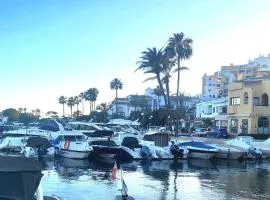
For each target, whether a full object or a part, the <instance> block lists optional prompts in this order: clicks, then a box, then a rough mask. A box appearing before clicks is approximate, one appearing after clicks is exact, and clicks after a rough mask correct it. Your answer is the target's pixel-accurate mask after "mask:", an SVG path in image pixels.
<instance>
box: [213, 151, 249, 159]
mask: <svg viewBox="0 0 270 200" xmlns="http://www.w3.org/2000/svg"><path fill="white" fill-rule="evenodd" d="M243 156H244V153H242V152H230V153H228V152H217V153H216V154H215V155H214V157H215V158H220V159H229V160H238V159H240V158H241V157H243Z"/></svg>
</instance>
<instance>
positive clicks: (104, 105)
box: [96, 102, 111, 123]
mask: <svg viewBox="0 0 270 200" xmlns="http://www.w3.org/2000/svg"><path fill="white" fill-rule="evenodd" d="M110 106H111V105H110V104H107V103H106V102H105V103H101V104H99V105H98V106H97V108H96V109H97V110H98V111H100V112H102V113H103V122H104V123H105V122H106V114H107V111H108V110H109V109H110Z"/></svg>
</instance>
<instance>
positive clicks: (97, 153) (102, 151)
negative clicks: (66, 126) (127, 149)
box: [69, 122, 121, 159]
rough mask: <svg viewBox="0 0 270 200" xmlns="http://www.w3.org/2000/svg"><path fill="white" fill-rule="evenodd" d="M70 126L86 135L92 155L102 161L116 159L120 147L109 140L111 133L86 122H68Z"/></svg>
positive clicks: (112, 133)
mask: <svg viewBox="0 0 270 200" xmlns="http://www.w3.org/2000/svg"><path fill="white" fill-rule="evenodd" d="M69 123H70V124H71V126H72V127H73V128H74V129H75V130H77V131H80V132H81V133H83V134H84V135H86V137H87V138H86V140H87V141H88V142H89V144H90V145H91V146H92V148H93V153H92V155H93V156H94V157H100V158H104V159H116V158H117V156H118V155H119V153H120V150H121V147H120V145H117V144H116V143H115V141H114V140H112V139H111V138H112V137H113V135H114V132H113V131H110V130H105V129H103V128H101V127H99V126H97V125H96V124H93V123H87V122H69Z"/></svg>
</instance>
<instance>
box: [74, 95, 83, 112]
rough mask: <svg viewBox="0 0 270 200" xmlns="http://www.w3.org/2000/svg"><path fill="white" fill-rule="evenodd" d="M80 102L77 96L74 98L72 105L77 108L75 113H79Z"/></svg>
mask: <svg viewBox="0 0 270 200" xmlns="http://www.w3.org/2000/svg"><path fill="white" fill-rule="evenodd" d="M80 102H81V99H80V98H79V97H78V96H75V97H74V104H75V105H76V106H77V113H78V112H79V104H80Z"/></svg>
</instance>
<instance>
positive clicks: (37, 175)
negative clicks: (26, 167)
mask: <svg viewBox="0 0 270 200" xmlns="http://www.w3.org/2000/svg"><path fill="white" fill-rule="evenodd" d="M18 166H20V165H18ZM41 178H42V173H41V171H36V172H33V171H32V172H30V171H28V172H27V171H26V172H12V173H10V172H0V179H1V181H0V199H9V200H10V199H11V200H29V199H33V197H34V194H35V192H36V190H37V188H38V185H39V183H40V180H41Z"/></svg>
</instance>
